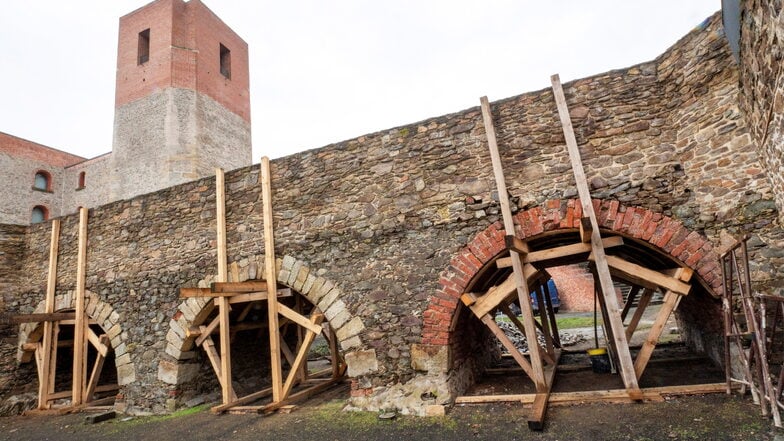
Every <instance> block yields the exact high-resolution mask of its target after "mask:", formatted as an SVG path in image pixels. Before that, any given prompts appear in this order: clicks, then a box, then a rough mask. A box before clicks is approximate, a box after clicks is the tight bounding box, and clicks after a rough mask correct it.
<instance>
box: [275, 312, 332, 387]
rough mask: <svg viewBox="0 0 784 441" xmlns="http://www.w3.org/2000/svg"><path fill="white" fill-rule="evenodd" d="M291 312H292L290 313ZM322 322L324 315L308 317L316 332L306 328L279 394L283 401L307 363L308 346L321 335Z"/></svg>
mask: <svg viewBox="0 0 784 441" xmlns="http://www.w3.org/2000/svg"><path fill="white" fill-rule="evenodd" d="M278 306H283V305H278ZM292 312H293V311H292ZM323 321H324V314H320V313H318V314H313V315H312V316H311V317H310V323H311V324H313V325H317V326H318V328H319V329H318V330H316V331H313V330H312V329H311V328H308V332H307V333H306V334H305V339H304V340H303V341H302V344H301V345H300V348H299V352H297V358H296V359H295V360H294V364H293V365H292V366H291V369H290V370H289V374H288V376H287V377H286V382H285V383H283V390H282V392H281V394H282V396H283V399H286V397H287V396H288V395H289V393H291V388H292V387H294V380H295V379H296V378H297V375H298V374H299V370H300V368H301V366H302V364H303V363H307V360H308V352H310V345H311V344H313V339H315V338H316V336H317V335H319V334H320V333H321V322H323Z"/></svg>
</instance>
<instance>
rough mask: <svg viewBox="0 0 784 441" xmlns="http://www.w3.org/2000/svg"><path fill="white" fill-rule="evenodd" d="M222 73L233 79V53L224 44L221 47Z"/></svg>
mask: <svg viewBox="0 0 784 441" xmlns="http://www.w3.org/2000/svg"><path fill="white" fill-rule="evenodd" d="M220 73H221V75H223V76H224V77H226V78H228V79H231V51H230V50H229V49H228V48H227V47H226V46H224V45H223V44H221V45H220Z"/></svg>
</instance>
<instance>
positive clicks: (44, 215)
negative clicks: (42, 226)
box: [30, 205, 49, 224]
mask: <svg viewBox="0 0 784 441" xmlns="http://www.w3.org/2000/svg"><path fill="white" fill-rule="evenodd" d="M47 219H49V210H48V209H47V208H46V207H44V206H43V205H36V206H35V207H33V213H32V215H31V216H30V223H31V224H37V223H40V222H43V221H45V220H47Z"/></svg>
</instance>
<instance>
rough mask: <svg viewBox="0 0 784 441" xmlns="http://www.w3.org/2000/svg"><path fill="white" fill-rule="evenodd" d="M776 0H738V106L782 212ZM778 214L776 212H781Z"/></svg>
mask: <svg viewBox="0 0 784 441" xmlns="http://www.w3.org/2000/svg"><path fill="white" fill-rule="evenodd" d="M781 10H782V5H781V1H778V0H746V1H744V2H743V3H742V15H741V40H740V106H741V109H742V110H743V113H744V116H745V118H746V120H747V121H748V126H749V127H750V128H751V129H750V131H749V132H750V134H751V136H752V138H753V139H754V142H755V144H756V146H757V149H758V153H759V155H760V157H761V159H762V164H763V166H764V167H765V169H766V171H767V174H768V179H769V180H770V183H771V186H772V188H773V191H774V193H775V195H776V204H777V206H778V209H779V213H784V172H782V170H784V96H783V95H784V77H782V75H781V74H782V68H781V66H782V56H783V55H784V43H783V42H782V40H783V39H784V16H782V11H781ZM780 215H781V214H780Z"/></svg>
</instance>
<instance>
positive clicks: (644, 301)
mask: <svg viewBox="0 0 784 441" xmlns="http://www.w3.org/2000/svg"><path fill="white" fill-rule="evenodd" d="M654 292H655V290H654V289H652V288H645V290H644V291H643V292H642V296H640V300H639V302H637V309H635V310H634V314H633V315H632V319H631V320H630V321H629V325H628V326H627V327H626V339H627V340H628V339H631V338H632V335H634V331H636V330H637V325H639V324H640V320H641V319H642V315H643V314H644V313H645V309H646V308H647V307H648V304H650V303H651V299H652V298H653V293H654Z"/></svg>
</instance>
